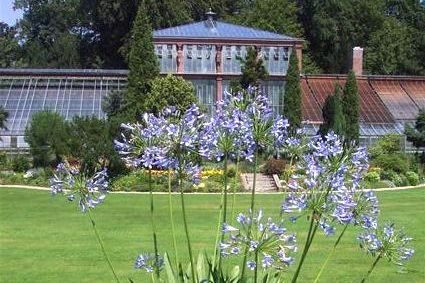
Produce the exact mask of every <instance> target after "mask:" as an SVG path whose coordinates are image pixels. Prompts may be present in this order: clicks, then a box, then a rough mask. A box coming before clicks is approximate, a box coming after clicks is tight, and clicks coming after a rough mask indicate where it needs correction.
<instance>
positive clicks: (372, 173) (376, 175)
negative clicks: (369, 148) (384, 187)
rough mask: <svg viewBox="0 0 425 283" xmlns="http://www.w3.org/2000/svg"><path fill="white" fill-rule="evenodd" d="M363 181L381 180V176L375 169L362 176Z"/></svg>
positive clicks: (376, 181)
mask: <svg viewBox="0 0 425 283" xmlns="http://www.w3.org/2000/svg"><path fill="white" fill-rule="evenodd" d="M364 178H365V181H366V182H369V183H372V184H374V183H378V182H379V181H380V180H381V177H380V176H379V173H378V172H375V171H369V172H367V173H366V174H365V176H364Z"/></svg>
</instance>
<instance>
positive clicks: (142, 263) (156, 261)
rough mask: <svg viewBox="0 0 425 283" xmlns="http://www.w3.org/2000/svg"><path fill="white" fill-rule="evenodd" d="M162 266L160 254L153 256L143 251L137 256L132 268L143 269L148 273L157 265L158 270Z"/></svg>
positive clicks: (162, 261)
mask: <svg viewBox="0 0 425 283" xmlns="http://www.w3.org/2000/svg"><path fill="white" fill-rule="evenodd" d="M163 266H164V258H163V257H162V256H160V255H157V256H155V254H151V253H143V254H140V255H138V256H137V258H136V261H135V263H134V268H136V269H144V270H145V271H146V272H148V273H152V272H153V271H154V270H155V267H157V268H158V269H159V270H161V269H162V267H163Z"/></svg>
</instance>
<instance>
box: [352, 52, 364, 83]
mask: <svg viewBox="0 0 425 283" xmlns="http://www.w3.org/2000/svg"><path fill="white" fill-rule="evenodd" d="M353 72H354V74H355V75H356V76H361V75H363V48H361V47H358V46H356V47H354V48H353Z"/></svg>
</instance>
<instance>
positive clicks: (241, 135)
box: [199, 95, 255, 161]
mask: <svg viewBox="0 0 425 283" xmlns="http://www.w3.org/2000/svg"><path fill="white" fill-rule="evenodd" d="M237 99H238V98H237V97H234V96H231V95H230V96H229V95H226V96H225V100H223V101H219V102H218V103H217V108H216V111H215V112H214V113H213V115H212V116H211V117H207V118H206V119H205V121H204V123H203V127H202V129H201V132H200V141H199V143H200V150H199V151H200V154H201V155H202V156H203V157H206V158H208V159H212V160H217V161H220V160H221V159H222V158H223V157H224V156H227V157H230V158H236V157H238V158H240V159H251V156H252V155H253V151H254V148H255V143H254V140H253V136H252V120H251V119H250V118H249V116H248V115H246V113H245V112H244V111H243V110H242V109H241V108H240V107H239V106H238V103H239V102H238V101H236V100H237Z"/></svg>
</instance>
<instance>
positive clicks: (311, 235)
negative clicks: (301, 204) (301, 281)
mask: <svg viewBox="0 0 425 283" xmlns="http://www.w3.org/2000/svg"><path fill="white" fill-rule="evenodd" d="M313 226H314V228H313ZM317 226H318V224H317V223H316V224H314V212H312V213H311V219H310V227H309V228H308V234H307V239H306V241H305V245H304V249H303V253H302V255H301V259H300V262H299V263H298V266H297V270H296V271H295V274H294V277H292V281H291V282H292V283H295V282H297V280H298V276H299V274H300V271H301V267H302V266H303V263H304V260H305V258H306V256H307V253H308V250H309V249H310V245H311V243H312V242H313V238H314V235H315V233H316V230H317Z"/></svg>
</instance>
